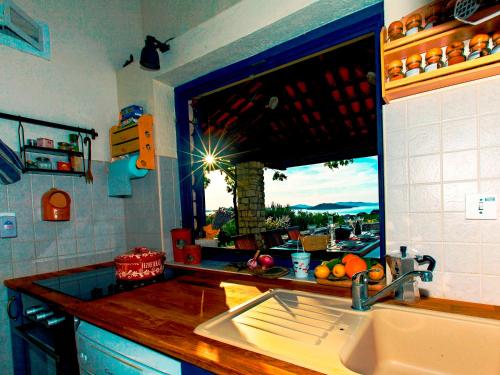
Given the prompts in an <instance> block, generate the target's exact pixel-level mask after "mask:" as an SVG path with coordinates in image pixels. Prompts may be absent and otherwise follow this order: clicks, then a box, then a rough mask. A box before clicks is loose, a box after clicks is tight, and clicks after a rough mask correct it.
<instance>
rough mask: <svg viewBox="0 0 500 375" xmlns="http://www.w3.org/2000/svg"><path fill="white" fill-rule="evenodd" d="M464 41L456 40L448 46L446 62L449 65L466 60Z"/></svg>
mask: <svg viewBox="0 0 500 375" xmlns="http://www.w3.org/2000/svg"><path fill="white" fill-rule="evenodd" d="M464 48H465V46H464V42H462V41H461V40H454V41H453V42H451V43H450V45H449V46H448V47H446V64H447V65H448V66H451V65H455V64H458V63H461V62H464V61H465V55H464Z"/></svg>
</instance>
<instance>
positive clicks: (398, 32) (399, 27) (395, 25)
mask: <svg viewBox="0 0 500 375" xmlns="http://www.w3.org/2000/svg"><path fill="white" fill-rule="evenodd" d="M387 33H388V34H389V39H390V40H391V41H392V40H396V39H399V38H402V37H404V36H405V35H404V33H403V22H401V21H394V22H392V23H391V24H390V25H389V29H388V31H387Z"/></svg>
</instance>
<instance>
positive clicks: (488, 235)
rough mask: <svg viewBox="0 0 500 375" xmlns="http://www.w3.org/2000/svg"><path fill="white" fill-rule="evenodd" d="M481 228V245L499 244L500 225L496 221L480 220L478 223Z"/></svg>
mask: <svg viewBox="0 0 500 375" xmlns="http://www.w3.org/2000/svg"><path fill="white" fill-rule="evenodd" d="M478 223H479V226H480V228H481V240H482V242H483V243H489V244H500V224H499V222H498V219H497V220H481V221H479V222H478Z"/></svg>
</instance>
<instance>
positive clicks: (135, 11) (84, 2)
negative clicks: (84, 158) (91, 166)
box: [0, 0, 143, 160]
mask: <svg viewBox="0 0 500 375" xmlns="http://www.w3.org/2000/svg"><path fill="white" fill-rule="evenodd" d="M15 3H16V4H18V5H19V6H21V7H22V8H23V9H24V10H25V11H27V12H28V14H30V15H31V16H33V17H34V18H35V19H40V20H42V21H44V22H46V23H47V24H48V25H49V28H50V35H51V48H52V57H51V59H50V61H47V60H44V59H42V58H39V57H35V56H32V55H29V54H26V53H22V52H20V51H17V50H15V49H12V48H9V47H6V46H0V61H1V68H0V82H1V86H0V111H2V112H8V113H13V114H19V115H23V116H26V117H35V118H39V119H43V120H47V121H54V122H60V123H65V124H70V125H77V126H81V127H86V128H95V129H96V130H97V131H98V132H99V137H98V138H97V139H96V141H95V143H94V144H93V150H92V151H93V158H94V159H96V160H109V151H108V150H109V146H108V129H109V127H110V126H112V125H114V124H115V123H116V122H117V118H118V104H117V87H116V70H117V69H118V68H119V67H120V66H121V65H122V63H123V62H124V61H125V60H126V59H127V58H128V56H129V54H130V53H134V54H135V55H136V56H137V52H138V51H140V47H141V44H142V43H143V42H142V17H141V7H140V0H123V1H121V0H107V1H94V0H46V1H43V0H32V1H30V0H15ZM0 121H1V120H0ZM0 128H1V129H2V130H4V129H5V130H7V131H6V132H4V131H2V133H1V134H2V135H1V137H2V139H3V140H6V141H7V143H8V144H9V145H10V146H12V147H13V148H14V149H15V150H18V142H17V131H16V127H15V126H14V125H13V124H12V123H8V122H5V121H1V122H0ZM32 129H34V131H35V132H34V133H29V134H28V136H29V137H36V136H42V135H45V136H49V137H53V138H55V139H56V140H66V139H67V138H66V137H67V133H65V132H50V131H47V130H46V129H44V128H40V127H33V128H32Z"/></svg>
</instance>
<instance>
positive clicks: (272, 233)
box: [260, 229, 285, 249]
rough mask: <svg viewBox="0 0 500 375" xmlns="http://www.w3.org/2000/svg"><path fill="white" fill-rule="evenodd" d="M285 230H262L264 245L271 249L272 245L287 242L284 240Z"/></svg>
mask: <svg viewBox="0 0 500 375" xmlns="http://www.w3.org/2000/svg"><path fill="white" fill-rule="evenodd" d="M283 232H284V231H283V230H282V229H274V230H268V231H265V232H261V233H260V235H261V236H262V240H263V241H264V247H265V248H266V249H270V248H271V247H275V246H280V245H283V244H284V243H285V242H284V241H283V237H281V236H282V234H283Z"/></svg>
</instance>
